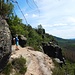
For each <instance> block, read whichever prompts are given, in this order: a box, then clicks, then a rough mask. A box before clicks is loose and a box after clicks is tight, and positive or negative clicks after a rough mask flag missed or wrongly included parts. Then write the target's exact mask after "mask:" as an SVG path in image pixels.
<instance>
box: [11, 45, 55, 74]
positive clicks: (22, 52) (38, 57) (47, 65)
mask: <svg viewBox="0 0 75 75" xmlns="http://www.w3.org/2000/svg"><path fill="white" fill-rule="evenodd" d="M13 48H15V46H14V47H13ZM30 49H31V48H30V47H25V48H22V47H19V50H18V51H15V53H14V54H13V55H11V57H10V61H11V60H13V59H15V58H18V57H20V56H22V57H24V58H25V59H26V66H27V72H26V73H25V75H52V69H53V68H54V64H53V61H52V59H51V58H50V57H48V56H47V55H46V54H44V53H42V52H39V51H34V50H32V49H31V50H30Z"/></svg>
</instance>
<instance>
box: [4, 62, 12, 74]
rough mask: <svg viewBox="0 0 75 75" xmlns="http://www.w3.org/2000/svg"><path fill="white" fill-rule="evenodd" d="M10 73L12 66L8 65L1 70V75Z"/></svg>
mask: <svg viewBox="0 0 75 75" xmlns="http://www.w3.org/2000/svg"><path fill="white" fill-rule="evenodd" d="M11 71H12V64H11V63H8V64H7V65H6V67H5V68H4V70H3V74H5V75H10V73H11Z"/></svg>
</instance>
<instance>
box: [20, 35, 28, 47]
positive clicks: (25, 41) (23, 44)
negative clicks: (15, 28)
mask: <svg viewBox="0 0 75 75" xmlns="http://www.w3.org/2000/svg"><path fill="white" fill-rule="evenodd" d="M26 43H27V38H26V37H24V36H23V35H20V36H19V45H20V46H21V47H25V46H26Z"/></svg>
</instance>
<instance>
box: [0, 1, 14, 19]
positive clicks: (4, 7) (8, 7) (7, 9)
mask: <svg viewBox="0 0 75 75" xmlns="http://www.w3.org/2000/svg"><path fill="white" fill-rule="evenodd" d="M13 7H14V6H13V4H12V3H8V4H7V3H4V2H3V1H0V15H1V16H2V17H3V18H5V17H6V16H9V15H10V14H12V12H13Z"/></svg>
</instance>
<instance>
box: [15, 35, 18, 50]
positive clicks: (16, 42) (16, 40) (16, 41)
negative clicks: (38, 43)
mask: <svg viewBox="0 0 75 75" xmlns="http://www.w3.org/2000/svg"><path fill="white" fill-rule="evenodd" d="M15 44H16V49H15V50H19V48H18V45H19V39H18V35H16V38H15Z"/></svg>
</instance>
